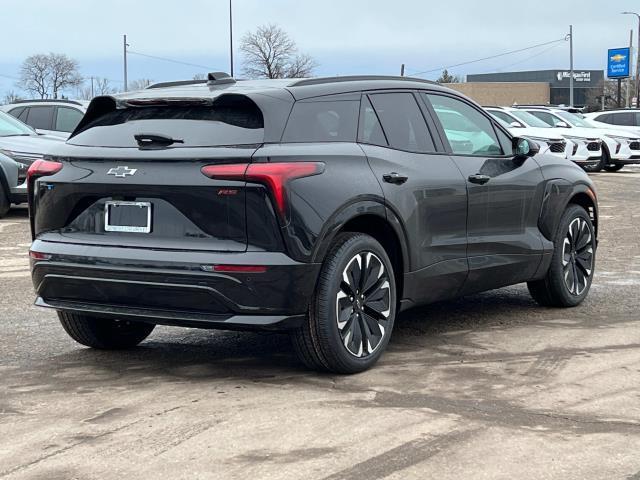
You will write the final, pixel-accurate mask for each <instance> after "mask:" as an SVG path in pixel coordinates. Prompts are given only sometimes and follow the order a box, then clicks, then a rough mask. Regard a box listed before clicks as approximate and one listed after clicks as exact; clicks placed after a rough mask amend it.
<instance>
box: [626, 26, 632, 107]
mask: <svg viewBox="0 0 640 480" xmlns="http://www.w3.org/2000/svg"><path fill="white" fill-rule="evenodd" d="M631 55H633V29H631V30H630V31H629V62H631ZM626 97H627V98H626V102H625V104H626V105H625V106H626V107H627V108H629V107H630V106H631V72H629V76H628V77H627V95H626Z"/></svg>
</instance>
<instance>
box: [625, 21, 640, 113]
mask: <svg viewBox="0 0 640 480" xmlns="http://www.w3.org/2000/svg"><path fill="white" fill-rule="evenodd" d="M622 15H635V16H636V17H637V18H638V46H637V47H636V48H637V50H638V55H637V59H636V108H638V107H640V14H639V13H636V12H622Z"/></svg>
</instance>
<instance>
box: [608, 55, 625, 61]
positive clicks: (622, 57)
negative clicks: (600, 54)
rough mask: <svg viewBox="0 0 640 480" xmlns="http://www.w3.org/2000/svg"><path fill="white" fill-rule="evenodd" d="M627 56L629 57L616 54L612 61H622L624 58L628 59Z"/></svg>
mask: <svg viewBox="0 0 640 480" xmlns="http://www.w3.org/2000/svg"><path fill="white" fill-rule="evenodd" d="M626 58H627V56H626V55H620V54H617V55H614V56H613V57H611V61H612V62H621V61H623V60H626Z"/></svg>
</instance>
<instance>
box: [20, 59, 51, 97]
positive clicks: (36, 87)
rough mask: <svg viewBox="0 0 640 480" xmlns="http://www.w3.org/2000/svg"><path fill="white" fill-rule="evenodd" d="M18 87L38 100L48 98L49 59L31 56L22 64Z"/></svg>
mask: <svg viewBox="0 0 640 480" xmlns="http://www.w3.org/2000/svg"><path fill="white" fill-rule="evenodd" d="M18 83H19V85H20V86H21V87H22V88H23V89H24V90H26V91H27V92H29V93H32V94H34V95H38V96H39V97H40V98H49V95H50V84H51V81H50V71H49V57H48V56H47V55H44V54H41V53H39V54H37V55H31V56H30V57H27V58H26V59H25V61H24V62H22V67H21V68H20V81H19V82H18Z"/></svg>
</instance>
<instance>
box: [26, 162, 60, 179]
mask: <svg viewBox="0 0 640 480" xmlns="http://www.w3.org/2000/svg"><path fill="white" fill-rule="evenodd" d="M60 170H62V164H61V163H60V162H50V161H49V160H36V161H35V162H33V163H32V164H31V166H30V167H29V170H28V171H27V182H28V184H27V185H29V184H31V180H35V179H36V178H40V177H46V176H49V175H53V174H55V173H58V172H59V171H60Z"/></svg>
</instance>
